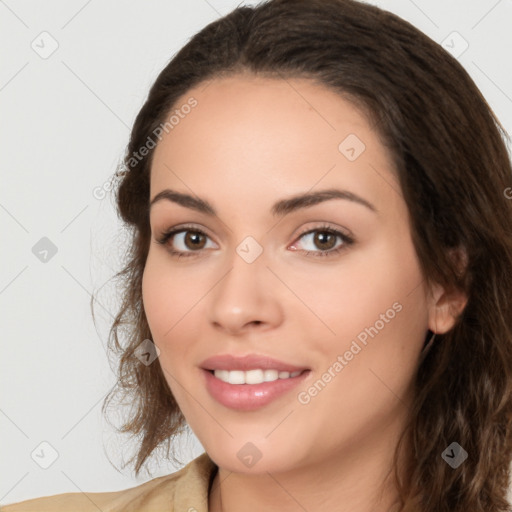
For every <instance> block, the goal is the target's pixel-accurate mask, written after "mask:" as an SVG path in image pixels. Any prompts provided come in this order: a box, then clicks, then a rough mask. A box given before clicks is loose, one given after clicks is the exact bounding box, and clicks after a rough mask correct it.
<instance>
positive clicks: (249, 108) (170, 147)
mask: <svg viewBox="0 0 512 512" xmlns="http://www.w3.org/2000/svg"><path fill="white" fill-rule="evenodd" d="M191 99H192V100H194V101H195V102H196V105H195V106H194V107H193V108H183V110H182V111H180V108H182V107H183V105H187V104H190V103H191ZM176 110H178V114H180V113H181V115H179V122H177V123H176V124H174V125H173V128H172V129H170V130H168V133H164V134H163V137H162V140H161V141H160V142H159V143H158V145H157V147H156V148H155V154H154V155H153V164H152V170H151V196H152V197H153V196H154V195H155V194H156V193H158V191H160V190H161V189H163V188H166V187H169V188H174V189H180V190H183V191H185V190H186V189H187V188H189V189H191V190H192V192H196V191H197V193H199V191H201V192H202V193H203V194H201V195H204V192H206V191H208V190H216V191H217V193H219V194H221V193H222V192H223V191H224V193H225V195H226V197H228V196H229V195H230V194H231V196H233V194H248V193H249V192H252V196H253V197H254V196H255V195H257V194H259V195H262V194H263V195H265V194H266V195H275V194H274V193H273V191H276V192H277V191H279V192H280V194H279V195H280V196H282V195H283V192H284V193H288V194H294V193H301V192H304V191H306V190H310V189H311V188H312V187H315V186H317V187H320V188H327V187H330V186H343V187H344V188H351V189H352V190H353V192H354V193H358V192H359V193H360V194H361V195H364V194H366V196H372V198H373V201H372V202H374V204H376V205H377V207H378V203H379V199H378V196H380V197H381V200H382V201H385V200H386V199H388V200H389V198H387V197H386V193H384V194H383V193H382V188H383V185H385V184H386V183H387V188H390V185H389V183H392V182H393V180H394V175H393V172H392V165H391V158H390V155H389V154H388V153H387V150H386V149H385V147H384V146H382V144H381V143H380V141H379V136H378V134H377V133H376V132H374V131H373V129H372V128H371V126H370V124H369V123H368V121H367V119H366V117H365V116H364V114H363V113H362V112H361V111H360V110H359V109H357V108H356V107H355V106H354V105H353V104H352V103H351V102H349V101H348V100H346V99H344V98H342V97H341V96H340V95H339V94H337V93H335V92H334V91H332V90H330V89H328V88H326V87H324V86H322V85H319V84H316V83H314V82H313V81H311V80H307V79H286V80H285V79H273V78H262V77H255V76H253V75H235V76H232V77H226V78H222V79H214V80H212V81H210V82H206V83H202V84H199V86H197V87H195V88H193V89H190V90H189V91H188V92H187V93H186V94H184V95H183V96H182V97H181V98H180V99H179V100H178V101H177V102H176V104H175V105H174V107H173V112H175V111H176ZM185 112H188V113H185ZM191 190H188V192H189V193H190V191H191ZM379 190H380V193H379ZM396 190H398V188H397V186H395V190H388V191H386V192H387V193H388V194H396ZM246 198H247V199H251V198H249V197H248V196H247V197H246Z"/></svg>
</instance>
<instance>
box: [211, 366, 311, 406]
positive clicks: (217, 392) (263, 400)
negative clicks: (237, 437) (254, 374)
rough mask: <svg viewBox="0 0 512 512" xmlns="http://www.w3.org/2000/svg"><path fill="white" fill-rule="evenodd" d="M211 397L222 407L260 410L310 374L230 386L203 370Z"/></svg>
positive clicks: (304, 373)
mask: <svg viewBox="0 0 512 512" xmlns="http://www.w3.org/2000/svg"><path fill="white" fill-rule="evenodd" d="M202 371H203V373H204V375H205V378H206V388H207V389H208V392H209V393H210V395H211V396H212V397H213V398H215V400H217V402H219V403H221V404H222V405H224V406H226V407H229V408H230V409H237V410H240V411H252V410H254V409H259V408H260V407H263V406H265V405H267V404H269V403H270V402H272V401H273V400H276V399H277V398H278V397H280V396H282V395H283V394H285V393H287V392H288V391H290V390H291V389H293V388H294V387H296V386H298V385H299V384H300V383H301V382H302V381H303V380H304V379H305V378H306V377H307V376H308V375H309V374H310V373H311V371H310V370H305V371H304V372H302V373H301V374H300V375H297V377H290V378H288V379H277V380H274V381H272V382H262V383H261V384H229V383H227V382H224V381H223V380H220V379H218V378H217V377H215V375H213V373H211V372H209V371H208V370H204V369H203V370H202Z"/></svg>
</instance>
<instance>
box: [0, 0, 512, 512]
mask: <svg viewBox="0 0 512 512" xmlns="http://www.w3.org/2000/svg"><path fill="white" fill-rule="evenodd" d="M502 135H505V133H504V130H503V129H502V127H501V125H500V124H499V122H498V120H497V119H496V118H495V116H494V114H493V113H492V111H491V109H490V108H489V106H488V105H487V103H486V101H485V100H484V98H483V97H482V95H481V93H480V92H479V90H478V89H477V87H476V86H475V84H474V83H473V81H472V80H471V79H470V77H469V76H468V74H467V73H466V72H465V71H464V69H463V68H462V66H461V65H460V64H459V63H458V62H457V61H456V60H455V59H454V58H453V57H451V56H450V55H449V54H448V53H446V52H445V51H444V50H443V49H442V48H441V47H440V46H438V45H437V44H436V43H434V42H433V41H432V40H430V39H429V38H428V37H427V36H425V35H424V34H422V33H421V32H420V31H418V30H417V29H416V28H414V27H413V26H411V25H410V24H409V23H407V22H405V21H403V20H402V19H400V18H398V17H397V16H395V15H393V14H390V13H387V12H385V11H383V10H380V9H378V8H376V7H374V6H371V5H367V4H363V3H359V2H356V1H352V0H323V1H320V0H318V1H316V0H307V1H306V0H300V1H293V2H292V1H290V0H272V1H270V2H267V3H264V4H260V5H259V6H257V7H255V8H250V7H240V8H237V9H236V10H235V11H233V12H232V13H230V14H229V15H227V16H225V17H224V18H222V19H219V20H217V21H215V22H214V23H211V24H210V25H208V26H207V27H206V28H204V29H203V30H202V31H201V32H200V33H198V34H197V35H196V36H195V37H194V38H192V40H191V41H190V42H188V43H187V44H186V46H185V47H184V48H183V49H182V50H181V51H180V52H179V53H178V54H177V55H176V56H175V57H174V58H173V59H172V60H171V62H170V63H169V64H168V66H167V67H166V68H165V69H164V70H163V71H162V72H161V73H160V75H159V77H158V78H157V80H156V82H155V84H154V85H153V86H152V88H151V91H150V93H149V97H148V99H147V101H146V103H145V105H144V106H143V108H142V109H141V111H140V113H139V114H138V116H137V119H136V121H135V124H134V127H133V130H132V134H131V139H130V143H129V146H128V150H127V153H126V157H125V162H124V164H125V170H124V172H123V173H121V175H120V178H121V179H120V183H119V188H118V192H117V201H118V208H119V212H120V215H121V216H122V218H123V219H124V221H125V222H126V223H127V224H128V225H129V226H130V228H131V229H132V234H133V243H132V245H131V247H130V250H131V252H130V254H129V263H128V265H127V267H126V268H125V269H124V270H123V272H122V273H121V274H120V277H121V278H123V279H124V284H125V289H124V303H123V307H122V309H121V311H120V312H119V314H118V316H117V318H116V320H115V323H114V325H113V327H112V342H113V343H112V345H113V348H114V349H116V350H117V351H119V352H120V355H121V358H120V365H119V378H120V384H121V385H122V386H123V388H122V393H124V394H123V399H126V396H128V397H130V399H131V400H132V403H133V404H134V407H133V409H132V416H131V417H129V418H128V419H127V421H126V423H125V424H124V426H123V431H125V432H130V433H132V434H134V435H136V436H138V437H139V438H140V440H141V443H140V450H139V452H138V453H137V456H136V457H135V460H134V462H135V469H136V471H137V472H139V471H140V469H141V468H142V466H143V464H144V462H145V461H146V460H147V459H148V457H149V456H150V454H151V453H153V452H154V450H155V449H156V448H158V447H167V449H168V450H169V448H171V447H172V446H171V441H172V439H173V437H174V436H175V435H176V434H178V433H179V432H181V430H182V429H183V428H184V426H185V425H186V424H187V423H188V425H190V427H191V429H192V430H193V431H194V432H195V434H196V435H197V437H198V439H199V440H200V441H201V443H202V445H203V446H204V448H205V453H204V454H203V455H201V456H200V457H198V458H197V459H195V460H194V461H192V462H191V463H189V464H188V465H187V466H186V467H185V468H183V469H182V470H181V471H179V472H176V473H174V474H172V475H168V476H165V477H160V478H156V479H153V480H151V481H149V482H147V483H145V484H142V485H140V486H138V487H135V488H132V489H128V490H125V491H119V492H114V493H92V494H91V493H89V494H88V495H87V496H85V495H84V494H77V493H72V494H63V495H58V496H53V497H47V498H39V499H36V500H30V501H26V502H22V503H18V504H15V505H11V506H6V507H4V508H5V510H6V512H10V511H12V512H14V511H21V510H70V509H73V510H79V509H80V510H96V509H98V508H99V509H100V510H104V511H106V510H109V511H114V510H115V511H121V510H123V511H126V510H134V511H135V510H138V511H140V510H142V511H149V510H175V511H178V510H180V511H182V510H183V511H184V510H188V511H197V512H205V511H207V510H208V511H210V512H212V511H213V512H221V511H222V512H233V511H238V510H247V511H256V510H279V511H292V510H293V511H295V510H308V511H316V510H336V511H352V512H367V511H377V512H389V511H401V512H413V511H414V512H419V511H421V512H423V511H424V512H427V511H432V512H434V511H435V512H443V511H448V510H449V511H452V512H453V511H457V512H458V511H460V512H463V511H464V512H466V511H468V510H471V511H472V512H480V511H481V512H483V511H485V512H489V511H493V512H494V511H496V512H497V511H505V510H509V505H508V503H507V500H506V494H507V487H508V479H509V465H510V460H511V434H510V432H511V430H510V427H511V417H512V405H511V385H512V371H511V370H512V369H511V361H512V347H511V328H512V309H511V308H512V303H511V301H510V298H509V297H510V290H511V289H512V238H511V235H512V203H511V201H510V199H509V198H510V196H512V169H511V164H510V160H509V158H508V155H507V150H506V146H505V144H504V142H503V140H502ZM507 191H508V192H507ZM121 331H123V333H124V334H123V336H121ZM114 397H115V395H112V396H111V397H109V398H110V400H111V399H113V398H114ZM110 400H109V401H110ZM109 401H107V402H106V403H105V407H106V405H107V403H108V402H109Z"/></svg>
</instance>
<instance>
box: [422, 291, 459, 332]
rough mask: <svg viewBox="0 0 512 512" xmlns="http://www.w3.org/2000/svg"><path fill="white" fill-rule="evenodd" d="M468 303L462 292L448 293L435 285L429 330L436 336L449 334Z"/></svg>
mask: <svg viewBox="0 0 512 512" xmlns="http://www.w3.org/2000/svg"><path fill="white" fill-rule="evenodd" d="M467 301H468V299H467V296H466V294H465V293H464V292H462V291H461V290H454V291H453V292H451V293H448V292H446V291H445V290H444V289H443V288H442V287H441V286H440V285H435V286H434V292H433V294H432V303H431V305H430V308H429V314H428V328H429V329H430V330H431V331H432V332H434V333H436V334H444V333H446V332H448V331H449V330H450V329H451V328H452V327H453V326H454V325H455V323H456V321H457V318H458V317H459V316H460V315H461V314H462V312H463V310H464V308H465V307H466V304H467Z"/></svg>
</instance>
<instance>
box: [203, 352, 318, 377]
mask: <svg viewBox="0 0 512 512" xmlns="http://www.w3.org/2000/svg"><path fill="white" fill-rule="evenodd" d="M201 368H204V369H205V370H244V371H246V370H256V369H258V368H261V369H262V370H278V371H280V372H290V373H291V372H296V371H299V370H307V369H309V368H306V367H304V366H302V367H301V366H295V365H293V364H288V363H285V362H283V361H279V360H277V359H273V358H272V357H269V356H265V355H263V354H248V355H245V356H234V355H231V354H220V355H217V356H213V357H209V358H208V359H205V360H204V361H203V362H202V363H201Z"/></svg>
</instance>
